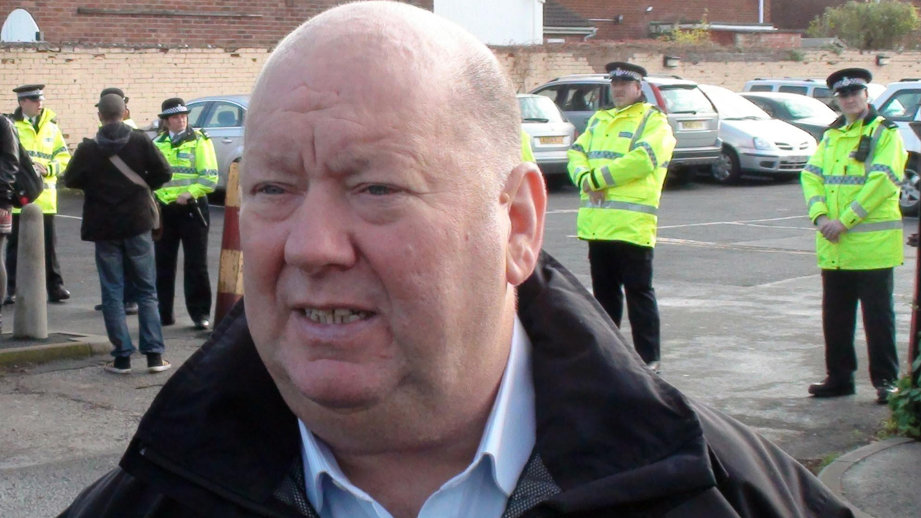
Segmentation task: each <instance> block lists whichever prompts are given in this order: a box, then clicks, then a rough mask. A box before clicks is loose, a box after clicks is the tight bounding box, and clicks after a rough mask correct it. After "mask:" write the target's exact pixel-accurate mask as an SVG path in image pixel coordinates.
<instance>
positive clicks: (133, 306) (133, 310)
mask: <svg viewBox="0 0 921 518" xmlns="http://www.w3.org/2000/svg"><path fill="white" fill-rule="evenodd" d="M125 314H126V315H137V314H138V303H137V302H125Z"/></svg>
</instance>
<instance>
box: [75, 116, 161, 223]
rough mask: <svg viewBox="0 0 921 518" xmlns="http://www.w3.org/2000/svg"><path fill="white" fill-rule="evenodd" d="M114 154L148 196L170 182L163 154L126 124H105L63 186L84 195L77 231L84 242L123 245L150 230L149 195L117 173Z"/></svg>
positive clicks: (78, 155) (84, 148)
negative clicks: (118, 242) (122, 241)
mask: <svg viewBox="0 0 921 518" xmlns="http://www.w3.org/2000/svg"><path fill="white" fill-rule="evenodd" d="M115 154H117V155H118V156H119V157H121V159H122V160H124V161H125V163H126V164H128V166H129V167H131V169H132V170H134V172H135V173H137V174H138V175H139V176H140V177H141V178H143V179H144V181H145V182H147V185H148V186H149V187H150V189H151V190H153V189H157V188H158V187H160V186H161V185H163V184H165V183H166V182H168V181H170V178H172V176H173V175H172V173H170V167H169V164H168V163H166V159H165V158H163V154H162V153H160V150H158V149H157V146H155V145H154V144H153V142H151V141H150V139H149V138H147V135H145V134H144V133H143V132H141V131H134V130H132V129H131V128H130V127H128V126H126V125H125V124H122V123H117V124H107V125H105V126H103V127H101V128H99V132H98V133H97V134H96V139H83V142H82V143H80V145H79V146H77V151H76V152H75V153H74V156H73V158H72V159H71V160H70V164H68V166H67V171H65V172H64V185H66V186H67V187H70V188H73V189H82V190H83V192H84V193H85V194H86V199H85V201H84V202H83V226H82V227H81V229H80V236H81V237H82V238H83V240H84V241H112V240H116V239H127V238H129V237H134V236H137V235H140V234H142V233H144V232H149V231H150V230H151V229H152V228H153V223H154V220H153V214H152V213H151V211H150V202H149V201H148V200H149V198H150V194H148V192H149V191H148V189H145V188H144V187H141V186H140V185H137V184H135V183H134V182H132V181H131V180H129V179H128V178H127V177H125V175H124V174H122V173H121V171H119V170H118V168H117V167H115V164H113V163H112V162H111V161H110V160H109V158H108V157H110V156H112V155H115Z"/></svg>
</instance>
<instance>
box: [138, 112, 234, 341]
mask: <svg viewBox="0 0 921 518" xmlns="http://www.w3.org/2000/svg"><path fill="white" fill-rule="evenodd" d="M161 112H162V113H160V120H161V121H162V125H163V126H164V129H163V131H162V132H161V133H160V134H159V135H158V136H157V138H155V139H154V144H156V146H157V147H158V148H159V149H160V151H161V152H162V153H163V155H164V156H165V157H166V160H167V162H169V164H170V167H171V170H172V173H173V178H172V180H170V182H169V183H167V184H166V185H164V186H163V187H162V188H160V189H158V190H157V191H156V193H155V194H156V195H157V198H158V199H159V200H160V203H161V204H162V208H163V214H162V218H161V221H162V227H163V235H162V237H161V238H160V239H159V240H158V241H156V245H155V249H156V256H157V297H158V299H159V303H160V321H161V323H162V324H163V325H167V326H168V325H172V324H174V323H175V322H176V319H175V316H174V315H173V297H174V293H175V286H176V261H177V259H178V256H179V244H180V243H182V252H183V256H184V258H185V262H184V266H183V270H184V275H183V277H184V284H185V301H186V308H187V309H188V311H189V316H191V317H192V322H193V323H194V324H195V328H196V329H208V328H209V327H210V326H211V321H210V320H209V318H210V315H211V281H210V279H209V277H208V226H209V224H210V219H209V216H208V200H207V198H206V195H207V194H208V193H211V192H214V188H215V187H217V180H218V176H217V158H216V157H215V155H214V145H213V144H212V143H211V139H210V138H208V135H207V134H205V133H204V132H203V131H201V130H196V129H193V128H192V127H190V126H189V116H188V114H189V108H188V107H187V106H186V105H185V102H183V100H182V99H179V98H172V99H167V100H165V101H163V104H162V105H161Z"/></svg>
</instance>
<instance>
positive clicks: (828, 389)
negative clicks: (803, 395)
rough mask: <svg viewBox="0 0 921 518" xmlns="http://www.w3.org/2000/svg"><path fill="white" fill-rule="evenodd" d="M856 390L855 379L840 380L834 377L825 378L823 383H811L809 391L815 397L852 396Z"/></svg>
mask: <svg viewBox="0 0 921 518" xmlns="http://www.w3.org/2000/svg"><path fill="white" fill-rule="evenodd" d="M855 392H856V389H855V388H854V382H853V381H840V380H836V379H834V378H832V377H828V378H825V381H823V382H822V383H813V384H812V385H809V393H810V394H812V395H813V396H815V397H838V396H850V395H853V394H854V393H855Z"/></svg>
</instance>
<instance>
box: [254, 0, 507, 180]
mask: <svg viewBox="0 0 921 518" xmlns="http://www.w3.org/2000/svg"><path fill="white" fill-rule="evenodd" d="M298 88H300V89H303V91H304V93H305V95H310V93H314V92H316V93H319V92H324V94H320V95H317V98H316V101H315V103H313V104H314V106H315V109H317V110H322V109H324V107H327V106H330V105H331V104H333V103H336V102H339V101H341V100H343V99H346V100H348V101H349V102H351V101H355V102H358V103H362V104H364V106H363V107H361V108H360V109H359V111H367V112H373V113H374V114H375V115H377V116H380V115H384V116H385V118H388V119H393V120H396V121H410V120H411V121H413V124H415V125H421V126H423V127H424V128H425V130H426V134H427V135H429V136H431V137H432V138H433V139H438V140H439V141H440V143H441V145H440V149H441V150H443V151H445V152H448V151H450V157H447V158H450V159H451V160H454V161H456V162H458V163H459V165H463V169H464V170H465V171H468V172H470V173H476V172H482V173H492V174H493V177H495V178H504V177H505V176H506V175H507V174H508V172H509V171H510V170H511V169H513V168H514V167H515V166H516V165H517V164H518V163H519V162H520V149H519V147H520V123H521V121H520V114H519V110H518V103H517V100H516V98H515V91H514V88H513V87H512V84H511V82H510V81H509V79H508V77H507V76H506V74H505V71H504V70H503V68H502V66H501V65H500V64H499V63H498V61H497V60H496V58H495V56H494V55H493V54H492V52H491V51H490V50H489V49H488V48H487V47H486V46H485V45H483V44H482V43H480V42H479V41H478V40H477V39H476V38H475V37H474V36H472V35H471V34H469V33H468V32H466V31H465V30H464V29H462V28H461V27H459V26H457V25H455V24H454V23H452V22H450V21H448V20H446V19H444V18H441V17H439V16H436V15H434V14H432V13H431V12H429V11H425V10H423V9H419V8H416V7H413V6H409V5H407V4H403V3H397V2H356V3H351V4H346V5H343V6H340V7H337V8H334V9H331V10H329V11H326V12H325V13H323V14H321V15H319V16H317V17H315V18H313V19H311V20H310V21H308V22H306V23H305V24H303V25H302V26H300V27H299V28H298V29H296V30H295V31H294V32H292V33H291V34H290V35H288V37H286V38H285V39H284V40H283V41H282V42H281V43H280V44H279V46H278V48H277V49H276V50H275V52H274V53H273V54H272V56H271V57H270V58H269V60H268V62H267V63H266V66H265V68H264V70H263V72H262V74H261V75H260V77H259V80H258V82H257V83H256V87H255V90H254V94H253V99H252V101H251V104H250V111H251V113H258V112H259V111H260V110H264V109H268V108H271V107H272V105H273V104H274V103H277V97H276V95H277V93H278V92H280V91H286V90H289V89H298ZM247 133H248V131H247ZM470 176H471V180H473V181H475V182H476V183H477V184H479V185H482V181H481V180H482V177H480V178H477V177H476V176H475V175H472V174H471V175H470Z"/></svg>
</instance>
